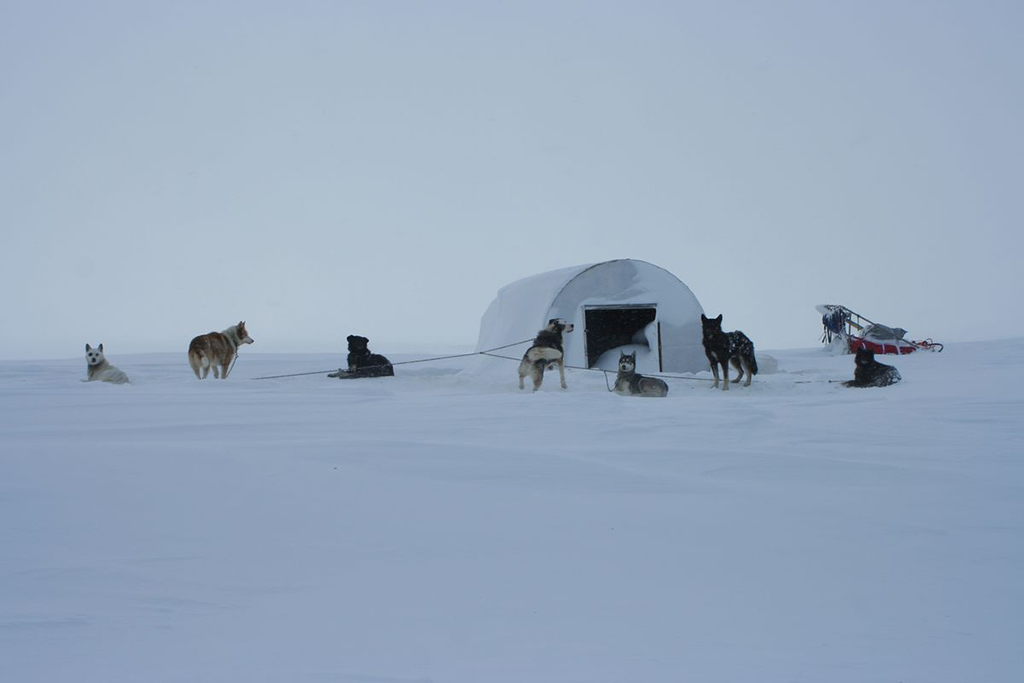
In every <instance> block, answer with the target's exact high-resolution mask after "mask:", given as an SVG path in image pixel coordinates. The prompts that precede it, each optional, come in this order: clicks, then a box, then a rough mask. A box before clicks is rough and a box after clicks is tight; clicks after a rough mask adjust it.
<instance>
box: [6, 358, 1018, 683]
mask: <svg viewBox="0 0 1024 683" xmlns="http://www.w3.org/2000/svg"><path fill="white" fill-rule="evenodd" d="M108 347H109V348H108V349H107V351H108V354H109V357H110V359H111V361H112V362H113V363H115V364H116V365H118V366H120V367H121V368H122V369H124V370H125V371H126V372H127V373H128V374H129V376H130V377H131V378H132V381H133V384H132V385H129V386H112V385H106V384H100V383H91V384H83V383H81V382H80V379H81V378H84V377H85V361H84V359H83V358H78V359H74V360H62V361H54V362H10V361H7V362H2V363H0V448H2V455H0V680H3V681H11V682H28V681H45V682H47V683H54V682H58V681H76V682H81V681H102V682H104V683H106V682H118V681H125V682H128V681H130V682H133V683H137V682H139V681H146V682H162V681H181V682H185V681H188V682H189V683H196V682H206V681H209V682H214V681H216V682H218V683H220V682H225V681H228V682H234V681H238V682H245V683H253V682H262V681H266V682H272V681H273V682H278V681H283V682H307V681H308V682H316V683H321V682H331V681H343V682H363V683H390V682H395V683H398V682H403V683H404V682H411V681H421V682H422V681H435V682H438V683H449V682H466V683H490V682H509V683H511V682H517V683H518V682H525V681H551V682H555V681H558V682H563V681H580V682H591V681H606V682H609V683H611V682H634V681H636V682H648V681H659V682H660V681H664V682H669V681H672V682H677V681H700V682H704V683H706V682H717V681H723V682H724V681H730V682H731V681H744V682H747V681H749V682H759V683H761V682H774V681H779V682H783V681H785V682H807V683H816V682H821V681H829V682H831V681H844V682H845V681H849V682H851V683H853V682H856V683H868V682H873V681H878V682H886V683H897V682H900V681H902V682H904V683H913V682H920V683H938V682H944V681H949V682H972V683H977V682H1007V683H1009V682H1011V681H1020V680H1024V647H1022V642H1024V581H1022V577H1024V476H1022V475H1024V455H1022V453H1024V389H1022V386H1024V340H1021V339H1016V340H1010V341H999V342H987V343H976V344H958V345H950V346H947V348H946V351H945V352H944V353H942V354H918V355H916V356H907V357H902V358H893V357H889V358H887V359H883V360H885V361H886V362H891V363H893V364H895V365H897V366H898V367H899V369H900V372H901V373H902V374H903V378H904V381H903V383H902V384H900V385H897V386H895V387H891V388H887V389H860V390H856V389H845V388H842V387H840V386H839V385H837V384H829V383H827V382H826V381H824V380H828V379H847V378H849V377H851V376H852V367H853V366H852V358H851V357H849V356H845V357H831V356H828V355H826V354H825V353H824V352H823V351H822V350H819V349H809V350H800V351H784V352H775V353H773V354H772V355H774V356H776V357H777V358H778V360H779V365H780V370H781V372H779V373H778V374H773V375H763V376H759V377H757V378H756V380H755V383H754V385H753V386H752V387H750V388H748V389H743V388H738V387H733V389H732V390H730V391H729V392H728V393H723V392H714V391H711V390H710V389H709V388H708V383H707V382H681V381H671V382H670V388H671V393H670V395H669V397H668V398H667V399H664V400H657V399H631V398H623V397H618V396H615V395H613V394H608V393H607V392H606V391H605V388H604V380H603V379H602V377H601V375H600V374H598V373H584V372H578V371H570V372H569V373H568V381H569V389H568V391H564V392H563V391H561V390H559V389H558V388H557V386H558V383H557V374H556V375H554V376H552V375H549V376H548V377H547V380H546V382H545V387H544V390H543V391H542V392H541V393H539V394H537V395H531V394H529V393H526V392H524V393H519V392H518V390H517V389H516V378H515V364H514V363H509V364H508V368H507V373H506V374H505V375H501V376H496V375H486V376H467V375H466V374H462V375H460V374H456V373H455V371H454V370H455V369H456V368H455V365H456V364H453V363H448V364H445V363H440V364H428V365H411V366H404V367H400V368H398V373H399V376H398V377H396V378H393V379H380V380H360V381H350V382H341V381H337V380H329V379H327V378H325V377H322V376H312V377H299V378H294V379H281V380H269V381H250V380H249V379H248V378H251V377H255V376H259V375H266V374H277V373H287V372H302V371H304V370H318V369H328V368H333V367H337V365H338V364H339V363H340V362H341V355H340V354H339V355H338V356H330V357H328V356H300V355H295V356H284V355H261V354H259V353H257V352H256V349H257V348H258V345H257V347H253V348H252V350H250V349H246V350H245V351H244V352H243V354H242V357H241V359H240V360H239V362H238V365H237V367H236V368H235V371H234V374H233V375H232V377H231V378H230V379H229V380H228V381H226V382H216V381H213V380H212V379H211V380H208V381H206V382H197V381H195V379H194V378H192V376H191V373H190V371H189V369H188V367H187V365H186V363H185V358H184V353H181V354H157V355H140V356H118V355H117V353H116V347H115V346H114V345H111V344H108ZM380 350H381V351H383V352H385V353H387V349H380ZM411 357H412V356H405V357H401V356H394V357H393V360H400V359H402V358H411ZM705 376H707V374H705Z"/></svg>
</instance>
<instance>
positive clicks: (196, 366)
mask: <svg viewBox="0 0 1024 683" xmlns="http://www.w3.org/2000/svg"><path fill="white" fill-rule="evenodd" d="M188 364H189V367H191V368H192V372H194V373H196V377H197V378H199V379H202V376H201V375H200V374H199V371H200V370H202V369H203V368H205V367H209V366H210V359H209V358H207V357H206V354H205V353H204V352H203V347H202V345H201V344H198V343H196V341H195V340H194V339H193V340H192V343H191V344H189V345H188Z"/></svg>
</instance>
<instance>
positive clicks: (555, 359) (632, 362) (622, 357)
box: [83, 314, 900, 397]
mask: <svg viewBox="0 0 1024 683" xmlns="http://www.w3.org/2000/svg"><path fill="white" fill-rule="evenodd" d="M700 321H701V327H702V339H701V341H702V344H703V345H704V353H705V354H706V355H707V358H708V362H709V363H710V364H711V372H712V374H714V377H715V383H714V385H713V386H712V389H717V388H718V384H719V378H718V369H719V367H721V369H722V390H723V391H727V390H728V389H729V366H730V365H732V366H733V367H734V368H736V372H737V375H736V379H735V380H734V382H735V383H739V382H740V380H742V379H743V378H744V376H746V382H744V384H743V386H745V387H749V386H750V379H751V377H753V376H754V375H756V374H757V359H756V358H755V356H754V343H753V342H751V341H750V339H749V338H748V337H747V335H745V334H743V333H742V332H739V331H735V332H725V331H723V330H722V316H721V315H718V317H716V318H708V317H707V316H705V315H704V314H701V316H700ZM572 330H573V325H572V323H567V322H566V321H564V320H562V319H560V318H552V319H551V320H549V321H548V324H547V325H546V326H545V327H544V329H542V330H540V331H539V332H538V333H537V336H536V337H535V338H534V340H533V343H532V344H531V345H530V348H528V349H527V350H526V353H524V354H523V360H522V361H520V363H519V388H520V389H523V388H524V383H523V380H525V379H526V378H527V377H529V378H530V380H531V382H532V383H533V390H534V391H537V390H538V389H540V387H541V384H542V383H543V381H544V370H545V369H547V370H553V369H554V368H555V367H557V368H558V375H559V380H560V381H561V387H562V388H563V389H567V388H568V385H567V384H566V383H565V348H564V343H563V336H564V335H566V334H568V333H570V332H572ZM369 341H370V340H369V339H367V338H366V337H361V336H358V335H349V337H348V351H349V353H348V368H347V369H339V370H338V371H337V372H334V373H331V374H329V375H328V377H337V378H339V379H354V378H359V377H392V376H394V374H395V371H394V367H393V366H392V364H391V362H390V361H389V360H388V359H387V358H385V357H384V356H381V355H379V354H375V353H371V352H370V349H369V346H368V345H369ZM253 342H254V340H253V338H252V337H250V336H249V332H248V330H246V328H245V321H244V320H243V321H241V322H239V323H238V324H237V325H232V326H231V327H229V328H227V329H226V330H223V331H222V332H210V333H208V334H201V335H199V336H198V337H195V338H194V339H192V341H191V343H189V345H188V364H189V366H190V367H191V368H192V372H194V373H195V375H196V379H206V377H207V376H208V375H209V374H210V370H211V369H212V370H213V376H214V378H218V379H227V377H228V373H230V372H231V366H232V363H233V362H234V360H235V358H236V357H237V356H238V349H239V348H241V347H242V346H244V345H245V344H252V343H253ZM874 356H875V354H874V352H872V351H869V350H867V349H860V350H858V351H857V356H856V359H855V364H856V370H855V372H854V378H853V380H852V381H849V382H844V383H843V384H844V386H847V387H883V386H888V385H890V384H895V383H896V382H899V381H900V373H899V371H898V370H897V369H896V368H894V367H892V366H891V365H884V364H882V363H879V362H878V361H876V360H875V357H874ZM85 359H86V368H87V379H86V380H83V381H86V382H93V381H101V382H110V383H112V384H124V383H126V382H128V375H126V374H125V373H124V372H123V371H122V370H120V369H119V368H117V367H116V366H114V365H111V364H110V362H109V361H108V360H107V359H106V357H105V356H104V355H103V344H100V345H99V346H98V347H96V348H93V347H92V346H90V345H89V344H86V345H85ZM612 390H613V391H614V392H615V393H617V394H619V395H621V396H649V397H663V396H666V395H668V385H667V384H665V382H664V381H663V380H661V379H659V378H657V377H645V376H643V375H641V374H640V373H638V372H637V371H636V352H635V351H634V352H633V353H631V354H627V353H625V352H620V353H619V364H618V374H617V375H616V378H615V386H614V388H613V389H612Z"/></svg>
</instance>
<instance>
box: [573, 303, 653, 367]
mask: <svg viewBox="0 0 1024 683" xmlns="http://www.w3.org/2000/svg"><path fill="white" fill-rule="evenodd" d="M657 317H658V307H657V305H656V304H628V305H623V306H585V307H584V320H585V323H586V329H585V330H584V337H583V340H584V342H583V343H584V345H585V348H586V354H587V367H588V368H592V367H594V364H595V363H597V359H598V358H600V357H601V354H603V353H604V352H606V351H610V350H612V349H614V348H618V347H620V346H625V345H626V344H639V345H642V346H646V347H648V348H650V344H649V343H648V341H647V336H646V335H645V334H644V328H646V327H647V326H648V325H649V324H651V323H652V322H654V321H655V319H656V318H657ZM656 352H657V354H658V355H657V357H658V367H659V369H660V367H661V331H660V330H659V331H658V348H657V349H656Z"/></svg>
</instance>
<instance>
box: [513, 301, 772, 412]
mask: <svg viewBox="0 0 1024 683" xmlns="http://www.w3.org/2000/svg"><path fill="white" fill-rule="evenodd" d="M700 322H701V326H702V328H703V338H702V340H701V341H702V342H703V344H704V353H705V354H706V355H707V357H708V362H709V363H710V364H711V372H712V373H713V374H714V376H715V383H714V385H713V386H712V389H717V388H718V367H719V366H721V368H722V379H723V382H724V383H723V386H722V389H723V391H724V390H728V389H729V365H730V363H731V364H732V365H733V367H735V368H736V371H737V372H738V373H739V374H738V375H736V382H739V381H740V380H741V379H742V378H743V375H744V373H746V376H747V381H746V383H745V384H744V385H743V386H745V387H749V386H750V378H751V377H752V376H754V375H756V374H757V359H756V358H755V357H754V343H753V342H752V341H750V339H749V338H748V337H747V335H745V334H743V333H742V332H723V331H722V316H721V315H719V316H718V317H717V318H708V317H707V316H705V315H704V314H703V313H702V314H701V316H700ZM569 332H572V324H571V323H567V322H565V321H564V320H561V319H560V318H552V319H551V320H549V321H548V324H547V326H546V327H545V328H544V329H543V330H541V331H540V332H538V333H537V337H536V338H535V339H534V340H533V344H532V345H531V346H530V348H529V349H527V350H526V353H525V354H523V360H522V361H521V362H520V363H519V388H520V389H522V388H523V380H524V379H525V378H527V377H529V378H530V379H531V380H533V390H534V391H537V390H538V389H540V386H541V383H542V382H543V381H544V369H545V368H547V369H548V370H551V369H553V368H554V367H555V366H557V367H558V375H559V378H560V379H561V382H562V388H563V389H566V388H567V387H566V384H565V358H564V356H565V351H564V348H563V346H562V336H563V335H564V334H568V333H569ZM613 391H614V392H615V393H617V394H619V395H621V396H651V397H661V396H667V395H668V385H667V384H665V382H664V381H663V380H661V379H658V378H657V377H644V376H643V375H641V374H640V373H638V372H637V371H636V352H635V351H634V352H633V353H631V354H627V353H625V352H622V351H620V352H619V372H618V375H616V377H615V387H614V389H613Z"/></svg>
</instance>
